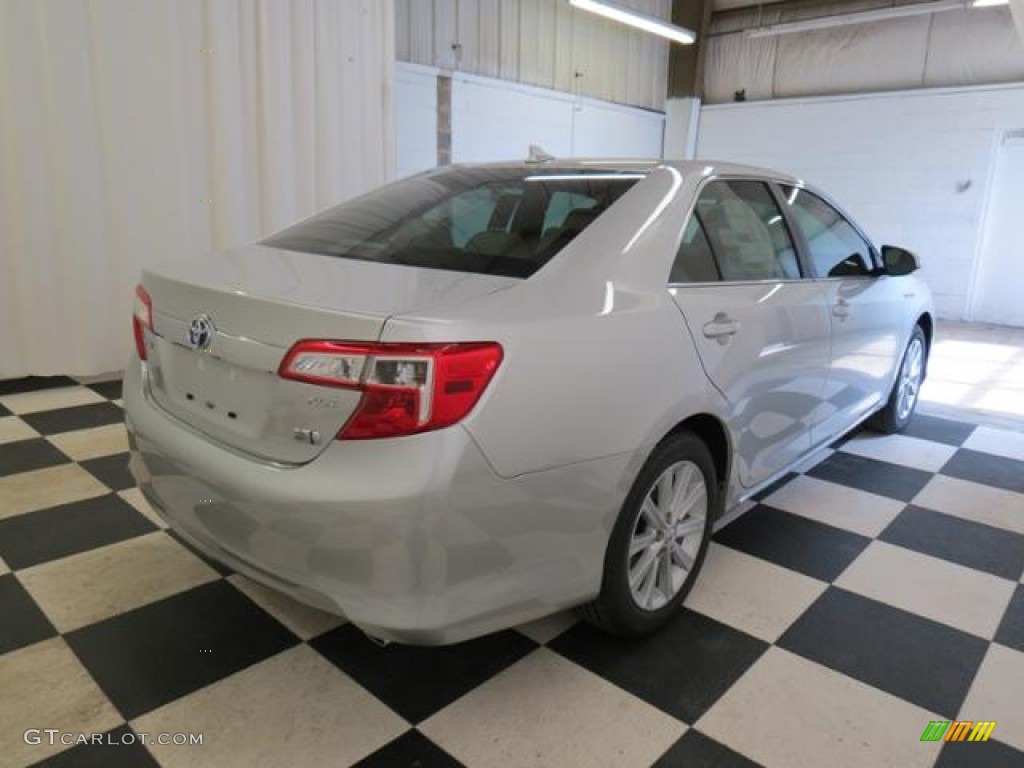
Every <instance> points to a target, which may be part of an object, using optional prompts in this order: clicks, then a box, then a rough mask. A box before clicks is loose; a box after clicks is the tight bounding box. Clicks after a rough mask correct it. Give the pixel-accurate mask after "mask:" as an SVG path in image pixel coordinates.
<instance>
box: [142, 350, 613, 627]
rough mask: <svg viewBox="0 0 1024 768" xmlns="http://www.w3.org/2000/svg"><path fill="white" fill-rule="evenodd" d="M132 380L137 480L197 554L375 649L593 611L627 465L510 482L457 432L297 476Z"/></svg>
mask: <svg viewBox="0 0 1024 768" xmlns="http://www.w3.org/2000/svg"><path fill="white" fill-rule="evenodd" d="M145 375H146V373H145V369H144V367H143V366H142V364H140V363H139V361H138V360H137V359H135V358H134V356H133V359H132V362H131V363H130V364H129V368H128V371H127V372H126V375H125V394H124V399H125V410H126V416H127V422H128V431H129V435H130V439H131V446H132V457H131V468H132V472H133V474H134V476H135V479H136V481H137V482H138V483H139V486H140V487H141V489H142V491H143V493H144V494H145V495H146V497H147V498H148V499H149V500H150V501H151V503H152V504H153V506H154V508H155V509H156V510H157V511H158V513H159V514H161V515H162V516H163V517H164V518H165V519H166V520H167V522H168V524H169V525H170V526H171V527H172V528H173V529H175V530H176V531H178V532H179V533H180V534H181V535H182V537H183V538H185V539H186V540H187V541H189V543H191V544H192V545H193V546H195V547H196V548H198V549H199V550H201V551H203V552H205V553H206V554H208V555H209V556H210V557H212V558H214V559H216V560H219V561H221V562H223V563H225V564H226V565H228V566H229V567H231V568H233V569H235V570H237V571H239V572H240V573H243V574H245V575H247V576H249V577H251V578H253V579H255V580H257V581H260V582H262V583H265V584H267V585H269V586H271V587H274V588H276V589H278V590H280V591H282V592H285V593H287V594H289V595H291V596H293V597H294V598H296V599H298V600H300V601H302V602H305V603H308V604H311V605H314V606H317V607H319V608H322V609H325V610H329V611H333V612H336V613H341V614H344V615H345V616H346V617H347V618H348V619H349V620H351V621H352V622H353V623H354V624H356V625H357V626H359V627H361V628H362V629H363V630H365V631H366V632H368V633H369V634H371V635H374V636H377V637H381V638H383V639H386V640H394V641H398V642H408V643H417V644H444V643H451V642H456V641H459V640H462V639H465V638H468V637H472V636H475V635H480V634H484V633H486V632H489V631H493V630H496V629H500V628H503V627H507V626H509V625H511V624H514V623H518V622H520V621H526V620H530V619H533V618H536V617H538V616H541V615H545V614H547V613H550V612H553V611H556V610H559V609H561V608H564V607H567V606H569V605H572V604H575V603H579V602H582V601H584V600H587V599H589V598H590V597H592V596H593V595H594V594H596V593H597V591H598V589H599V587H600V579H601V571H602V565H603V557H604V549H605V546H606V542H607V540H608V536H609V533H610V530H611V525H612V524H613V522H614V518H615V514H616V513H617V510H618V508H619V506H620V505H621V502H622V499H623V497H624V496H625V493H626V487H624V486H625V485H626V484H628V480H629V478H628V477H627V474H628V471H627V464H628V459H629V457H627V456H619V457H610V458H606V459H600V460H598V461H594V462H586V463H583V464H577V465H572V466H570V467H563V468H559V469H555V470H549V471H546V472H539V473H534V474H532V475H527V476H522V477H519V478H513V479H503V478H500V477H499V476H498V475H497V474H495V473H494V471H493V470H492V469H491V467H490V465H489V464H488V463H487V461H486V460H485V459H484V457H483V456H482V455H481V453H480V451H479V450H478V449H477V447H476V445H475V443H474V442H473V441H472V439H471V438H470V436H469V435H468V433H467V432H466V431H465V430H463V429H462V428H459V427H456V428H449V429H444V430H438V431H436V432H430V433H425V434H421V435H415V436H412V437H408V438H400V439H392V440H368V441H355V442H335V443H332V444H331V445H330V446H328V447H327V449H325V451H324V452H323V454H322V455H321V456H320V457H319V458H317V459H316V460H314V461H312V462H310V463H309V464H305V465H302V466H288V467H285V466H279V465H274V464H269V463H266V462H261V461H257V460H253V459H251V458H247V457H245V456H242V455H239V454H236V453H233V452H231V451H229V450H226V449H225V448H223V447H221V446H219V445H217V444H215V443H212V442H210V441H209V440H207V439H205V438H204V437H203V436H202V435H200V434H198V433H197V432H195V431H193V430H192V429H190V428H189V427H187V426H185V425H184V424H182V423H181V422H179V421H177V420H175V419H173V418H172V417H169V416H168V415H167V414H166V413H165V412H164V411H163V410H161V409H160V408H159V406H158V405H156V404H155V403H154V402H153V401H152V400H151V399H150V398H149V396H148V395H147V394H146V387H145V384H144V378H145Z"/></svg>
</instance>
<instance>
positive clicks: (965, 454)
mask: <svg viewBox="0 0 1024 768" xmlns="http://www.w3.org/2000/svg"><path fill="white" fill-rule="evenodd" d="M941 472H942V474H944V475H949V476H950V477H958V478H960V479H961V480H971V481H973V482H975V483H984V484H985V485H992V486H995V487H996V488H1005V489H1006V490H1008V491H1016V492H1017V493H1024V461H1017V460H1016V459H1010V458H1007V457H1005V456H994V455H993V454H991V453H983V452H981V451H970V450H967V449H966V448H961V449H960V450H959V451H957V452H956V453H954V454H953V457H952V458H951V459H950V460H949V461H947V462H946V464H945V466H943V467H942V470H941Z"/></svg>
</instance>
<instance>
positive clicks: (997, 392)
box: [918, 322, 1024, 430]
mask: <svg viewBox="0 0 1024 768" xmlns="http://www.w3.org/2000/svg"><path fill="white" fill-rule="evenodd" d="M918 410H919V411H920V412H921V413H927V414H931V415H933V416H947V417H950V418H958V419H967V420H970V421H973V422H975V423H979V424H988V425H990V426H995V427H1001V428H1004V429H1014V430H1024V328H1010V327H1008V326H1000V325H987V324H982V323H954V322H940V323H939V326H938V329H937V331H936V334H935V344H934V345H933V348H932V352H931V360H930V362H929V364H928V379H927V381H926V382H925V384H924V386H923V387H922V389H921V400H920V403H919V404H918Z"/></svg>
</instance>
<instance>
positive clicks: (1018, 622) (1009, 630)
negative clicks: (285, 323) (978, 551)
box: [995, 584, 1024, 765]
mask: <svg viewBox="0 0 1024 768" xmlns="http://www.w3.org/2000/svg"><path fill="white" fill-rule="evenodd" d="M995 641H996V642H997V643H1002V644H1003V645H1005V646H1008V647H1010V648H1014V649H1016V650H1018V651H1021V652H1022V653H1024V586H1022V585H1020V584H1018V585H1017V589H1016V590H1014V592H1013V597H1012V598H1010V604H1009V605H1008V606H1007V607H1006V613H1004V614H1003V621H1002V622H1001V623H1000V625H999V629H997V630H996V636H995ZM1021 765H1024V763H1021Z"/></svg>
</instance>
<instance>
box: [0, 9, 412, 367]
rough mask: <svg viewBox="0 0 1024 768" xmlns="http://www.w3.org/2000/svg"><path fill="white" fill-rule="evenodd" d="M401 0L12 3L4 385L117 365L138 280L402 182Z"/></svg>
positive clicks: (2, 304)
mask: <svg viewBox="0 0 1024 768" xmlns="http://www.w3.org/2000/svg"><path fill="white" fill-rule="evenodd" d="M393 61H394V13H393V4H392V3H391V2H384V1H382V0H144V1H142V0H2V1H0V379H2V378H10V377H16V376H24V375H28V374H54V373H69V374H96V373H101V372H105V371H111V370H116V369H120V368H122V367H123V366H124V362H125V360H126V357H127V354H128V350H129V348H130V344H131V334H130V311H131V310H130V307H131V295H132V291H133V287H134V285H135V283H136V282H137V281H138V277H139V272H140V269H141V268H142V267H144V266H146V265H149V264H152V263H154V262H157V261H159V260H162V259H175V258H186V257H195V256H207V257H209V258H216V256H215V255H214V254H215V251H216V250H218V249H223V248H226V247H230V246H233V245H237V244H241V243H245V242H248V241H251V240H254V239H256V238H258V237H260V236H261V235H264V234H266V233H269V232H271V231H273V230H274V229H276V228H279V227H281V226H283V225H286V224H288V223H290V222H293V221H295V220H297V219H299V218H301V217H303V216H306V215H308V214H310V213H312V212H313V211H315V210H318V209H320V208H324V207H326V206H328V205H331V204H333V203H335V202H338V201H341V200H343V199H345V198H348V197H351V196H353V195H355V194H358V193H360V192H362V191H364V190H366V189H368V188H371V187H373V186H376V185H378V184H380V183H382V182H384V181H386V180H387V179H389V178H391V177H392V175H393V172H394V138H393V131H394V128H393V105H392V84H393V75H394V64H393Z"/></svg>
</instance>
